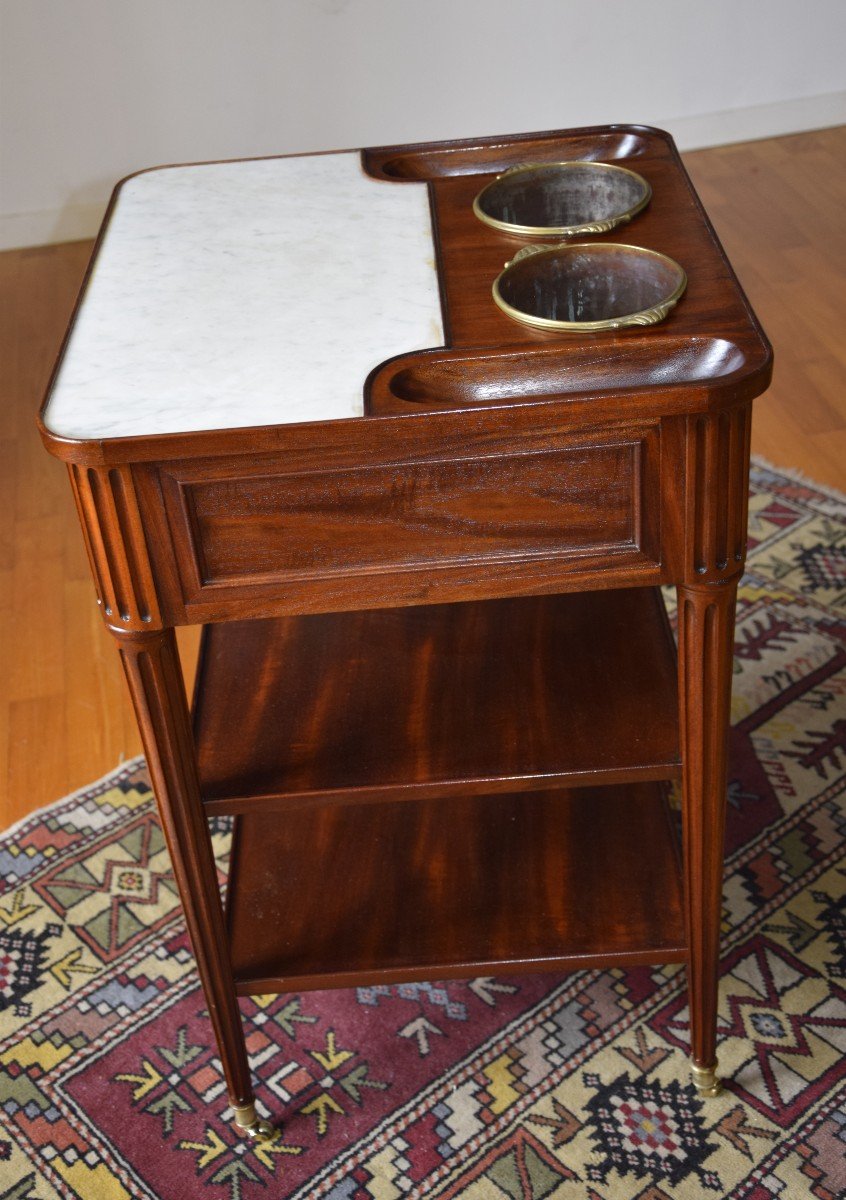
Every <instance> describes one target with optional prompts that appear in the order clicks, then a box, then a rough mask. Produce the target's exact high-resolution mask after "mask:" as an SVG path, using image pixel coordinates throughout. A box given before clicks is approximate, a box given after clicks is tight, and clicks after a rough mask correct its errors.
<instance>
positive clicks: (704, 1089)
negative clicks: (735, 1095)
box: [690, 1063, 723, 1096]
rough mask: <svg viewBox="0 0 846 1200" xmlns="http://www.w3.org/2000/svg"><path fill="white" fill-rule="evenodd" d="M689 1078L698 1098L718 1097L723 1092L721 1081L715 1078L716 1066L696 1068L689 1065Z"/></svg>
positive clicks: (694, 1065) (692, 1064)
mask: <svg viewBox="0 0 846 1200" xmlns="http://www.w3.org/2000/svg"><path fill="white" fill-rule="evenodd" d="M690 1077H691V1079H692V1080H693V1086H694V1087H695V1088H696V1090H697V1092H698V1093H699V1095H700V1096H719V1095H720V1093H721V1092H722V1090H723V1084H722V1080H721V1079H718V1078H717V1064H716V1063H714V1065H713V1067H698V1066H697V1065H696V1063H691V1064H690Z"/></svg>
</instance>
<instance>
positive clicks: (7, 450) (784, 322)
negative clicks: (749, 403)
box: [0, 126, 846, 827]
mask: <svg viewBox="0 0 846 1200" xmlns="http://www.w3.org/2000/svg"><path fill="white" fill-rule="evenodd" d="M686 162H687V165H688V168H689V170H690V172H691V175H692V177H693V179H694V182H695V184H696V186H697V188H698V189H699V191H700V194H701V195H702V198H703V200H704V202H705V205H706V207H707V209H708V211H709V213H710V215H711V217H712V220H713V222H714V225H715V226H716V228H717V231H718V233H719V234H720V237H721V238H722V239H723V242H724V244H725V246H726V249H727V251H728V253H729V257H730V258H731V259H732V261H733V263H734V265H735V268H736V270H737V273H738V275H739V276H740V279H741V282H742V283H743V286H744V287H745V289H746V291H747V293H748V295H749V299H750V300H751V302H752V304H753V306H754V308H755V309H756V311H757V313H758V316H759V317H760V319H761V322H762V324H763V326H764V328H765V329H766V330H767V333H768V334H769V337H770V339H771V341H772V342H773V345H774V347H775V352H776V373H775V379H774V383H773V386H772V388H771V390H770V391H769V393H768V394H767V396H766V397H764V398H763V399H762V400H761V401H759V402H758V403H757V405H756V410H755V421H754V428H753V449H754V451H755V452H756V453H758V454H763V455H765V456H766V457H767V458H768V459H770V460H771V461H772V462H774V463H776V464H778V465H781V466H787V467H795V468H798V469H799V470H801V471H804V472H805V473H806V474H808V475H810V476H812V477H813V478H815V479H817V480H819V481H821V482H823V483H828V484H831V485H833V486H835V487H840V488H846V339H844V337H843V320H842V289H843V278H844V276H846V223H844V222H843V219H842V198H843V196H844V195H846V126H841V127H838V128H835V129H826V130H820V131H817V132H813V133H804V134H796V135H792V136H790V137H783V138H770V139H767V140H765V141H759V142H750V143H746V144H743V145H737V146H728V147H723V148H717V149H710V150H699V151H696V152H695V153H692V154H688V155H687V156H686ZM90 251H91V243H90V242H73V243H68V244H65V245H59V246H40V247H34V248H30V249H24V250H9V251H6V252H4V253H2V254H0V827H5V826H7V825H9V824H11V823H12V822H13V821H16V820H18V819H19V818H21V817H23V816H25V815H26V814H27V813H29V812H31V811H32V810H33V809H35V808H38V807H40V806H41V805H43V804H48V803H49V802H50V801H52V800H56V799H58V798H59V797H60V796H63V795H65V794H66V793H67V792H69V791H72V790H73V789H75V788H78V787H81V786H83V785H84V784H86V783H88V782H90V781H91V780H93V779H95V778H97V777H98V776H99V775H102V774H104V773H105V772H106V771H108V770H110V769H111V768H112V767H114V766H115V765H117V763H119V762H120V761H122V760H123V759H126V758H129V757H131V756H132V755H134V754H137V753H139V752H140V743H139V739H138V735H137V733H136V731H135V723H134V719H133V716H132V712H131V709H130V706H129V701H128V699H127V696H126V691H125V687H124V683H123V679H122V677H121V672H120V667H119V665H118V660H117V655H116V653H115V650H114V647H113V646H112V644H111V639H110V638H109V636H108V635H107V634H106V633H105V631H104V630H103V628H102V626H101V623H100V619H99V616H98V614H97V610H96V606H95V604H94V593H93V588H92V585H91V582H90V578H89V572H88V564H87V562H86V559H85V553H84V550H83V545H82V538H81V536H80V533H79V528H78V524H77V519H76V513H75V511H74V508H73V504H72V501H71V493H70V488H69V487H68V483H67V479H66V477H65V471H64V468H63V467H62V466H61V464H60V463H58V462H57V461H56V460H55V459H52V458H51V457H50V456H49V455H48V454H47V453H46V452H45V451H44V449H43V447H42V445H41V442H40V440H39V438H38V435H37V433H36V429H35V424H34V416H35V412H36V410H37V408H38V405H39V403H40V400H41V397H42V395H43V392H44V389H45V387H46V385H47V381H48V379H49V375H50V370H51V368H52V365H53V362H54V360H55V356H56V353H57V351H58V348H59V344H60V342H61V338H62V333H63V331H64V328H65V325H66V323H67V319H68V316H69V314H70V311H71V308H72V306H73V301H74V298H75V296H76V292H77V289H78V287H79V284H80V281H81V279H82V275H83V272H84V270H85V266H86V263H87V261H88V257H89V254H90ZM180 637H181V643H182V645H183V648H184V652H185V657H186V659H188V660H191V659H192V658H193V655H194V653H195V651H196V640H197V639H196V636H195V634H194V633H193V631H188V632H187V633H185V634H181V635H180Z"/></svg>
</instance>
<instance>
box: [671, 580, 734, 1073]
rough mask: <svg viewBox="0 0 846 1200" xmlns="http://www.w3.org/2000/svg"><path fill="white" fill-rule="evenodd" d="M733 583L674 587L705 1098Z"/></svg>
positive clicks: (693, 990) (694, 1039)
mask: <svg viewBox="0 0 846 1200" xmlns="http://www.w3.org/2000/svg"><path fill="white" fill-rule="evenodd" d="M737 582H738V576H737V575H735V576H734V577H732V578H730V579H723V580H719V581H718V582H714V583H701V584H699V583H697V584H681V585H679V588H678V601H679V605H678V611H679V709H680V726H681V742H682V764H683V767H682V812H683V858H684V876H685V922H686V927H687V943H688V996H689V1008H690V1062H691V1077H692V1082H693V1084H694V1086H695V1087H696V1089H697V1091H698V1092H699V1094H700V1095H702V1096H715V1095H718V1094H719V1091H720V1081H719V1079H718V1077H717V1073H716V1072H717V1045H716V1043H717V992H718V980H719V960H720V923H721V914H722V883H723V854H724V842H725V816H726V790H727V751H728V726H729V716H730V705H731V680H732V651H733V643H734V607H735V598H736V594H737Z"/></svg>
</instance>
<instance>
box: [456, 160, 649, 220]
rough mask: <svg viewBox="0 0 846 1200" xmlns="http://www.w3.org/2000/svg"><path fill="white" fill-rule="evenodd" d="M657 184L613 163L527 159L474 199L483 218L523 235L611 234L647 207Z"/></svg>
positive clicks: (475, 210)
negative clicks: (550, 161)
mask: <svg viewBox="0 0 846 1200" xmlns="http://www.w3.org/2000/svg"><path fill="white" fill-rule="evenodd" d="M651 196H652V188H651V187H650V186H649V184H648V183H647V181H646V180H645V179H644V178H643V176H642V175H638V174H637V172H636V171H631V170H629V168H628V167H618V166H616V165H615V164H612V163H598V162H590V161H582V160H575V161H572V162H558V163H523V164H521V165H520V166H517V167H512V168H511V169H510V170H508V171H505V172H503V174H502V175H498V176H497V177H496V179H494V180H492V181H491V182H490V183H489V184H487V186H486V187H483V188H482V190H481V191H480V192H479V194H478V196H476V199H475V200H474V201H473V212H474V213H475V214H476V216H477V217H478V218H479V220H480V221H484V223H485V224H486V225H490V226H491V227H492V228H494V229H498V230H500V232H502V233H510V234H513V235H514V236H517V237H580V236H582V235H584V234H589V233H608V232H609V230H611V229H615V228H616V227H617V226H618V225H622V224H623V222H625V221H630V220H631V219H632V217H634V216H636V215H637V213H639V212H640V211H641V209H643V208H645V207H646V205H647V204H648V203H649V200H650V198H651Z"/></svg>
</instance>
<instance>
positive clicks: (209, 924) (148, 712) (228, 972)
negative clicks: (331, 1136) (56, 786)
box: [111, 628, 269, 1137]
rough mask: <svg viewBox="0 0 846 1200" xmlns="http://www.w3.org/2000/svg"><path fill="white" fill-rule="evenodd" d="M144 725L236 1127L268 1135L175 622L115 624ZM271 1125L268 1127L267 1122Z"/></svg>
mask: <svg viewBox="0 0 846 1200" xmlns="http://www.w3.org/2000/svg"><path fill="white" fill-rule="evenodd" d="M111 632H112V633H113V634H114V636H115V640H116V641H117V644H118V649H119V651H120V656H121V660H122V662H123V667H124V671H125V673H126V678H127V682H128V684H129V690H130V693H131V695H132V702H133V705H134V707H135V713H136V716H137V718H138V724H139V727H140V729H141V736H142V741H143V743H144V751H145V754H146V757H147V766H148V768H149V771H150V777H151V780H152V784H153V790H154V792H155V795H156V801H157V804H158V810H159V816H160V819H161V823H162V828H163V831H164V835H165V839H166V841H167V846H168V850H169V852H170V858H171V863H172V865H173V873H174V876H175V879H176V884H177V887H178V889H179V896H180V899H181V901H182V908H183V912H184V914H185V923H186V925H187V927H188V933H189V936H190V939H191V945H192V948H193V951H194V957H195V959H196V962H197V969H198V972H199V976H200V981H201V983H202V986H203V992H204V994H205V998H206V1002H207V1004H208V1009H209V1016H210V1018H211V1023H212V1027H213V1029H214V1033H215V1037H216V1040H217V1046H218V1050H219V1053H220V1059H221V1064H222V1066H223V1073H224V1076H225V1079H226V1086H227V1090H228V1093H229V1099H230V1103H231V1105H232V1107H233V1109H234V1114H235V1125H236V1127H237V1128H239V1129H240V1130H242V1131H243V1132H245V1133H246V1134H247V1135H248V1136H250V1137H263V1136H266V1135H267V1133H266V1129H265V1126H266V1125H267V1123H266V1122H261V1121H259V1119H258V1118H257V1115H256V1111H255V1098H254V1095H253V1088H252V1081H251V1077H250V1069H249V1063H248V1060H247V1050H246V1044H245V1040H244V1030H243V1026H242V1023H241V1012H240V1008H239V1006H238V998H237V995H236V992H235V984H234V979H233V975H232V966H231V960H230V956H229V949H228V943H227V936H226V929H225V924H224V917H223V907H222V904H221V898H220V889H219V887H218V881H217V868H216V865H215V861H214V854H213V850H212V843H211V837H210V834H209V827H208V822H207V820H206V816H205V813H204V811H203V805H202V800H201V797H200V786H199V780H198V775H197V763H196V754H195V751H194V743H193V737H192V733H191V722H190V715H189V711H188V702H187V699H186V695H185V685H184V682H183V678H182V672H181V668H180V664H179V653H178V649H177V646H176V638H175V635H174V631H173V629H172V628H164V629H156V630H147V631H143V632H128V631H125V630H120V629H119V630H115V629H112V630H111ZM267 1129H269V1127H267Z"/></svg>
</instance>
